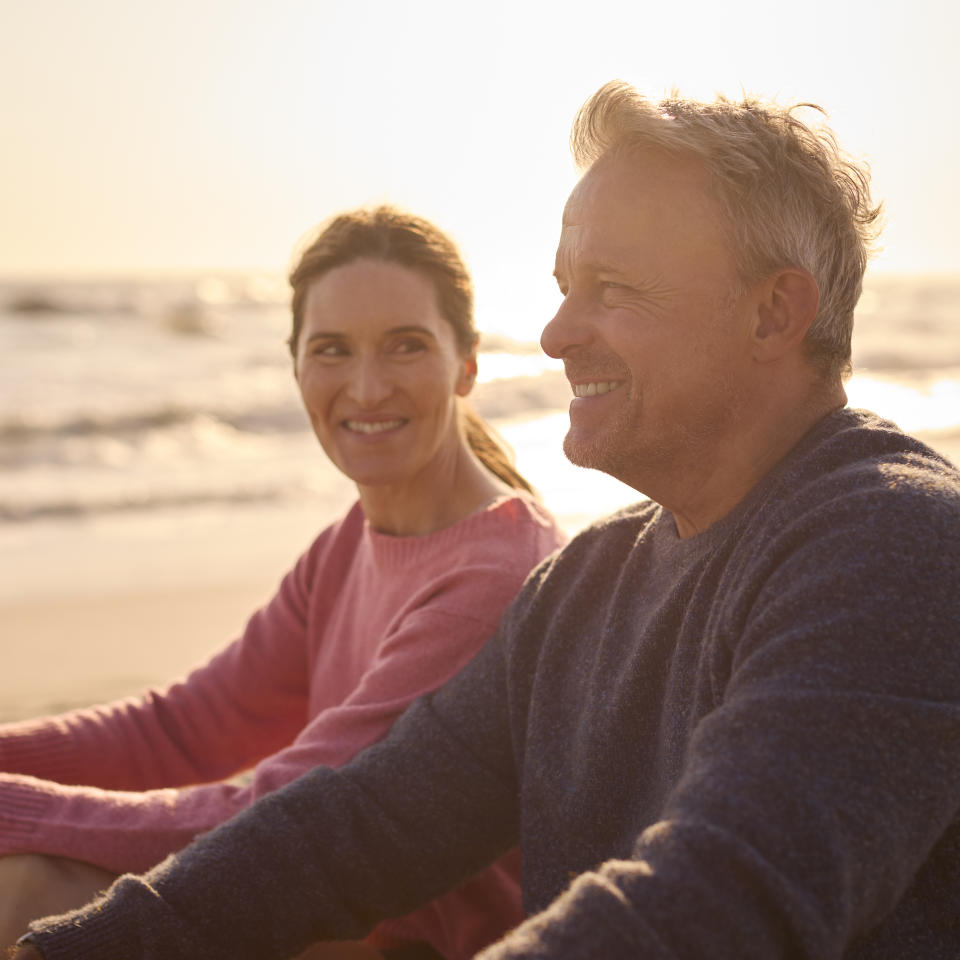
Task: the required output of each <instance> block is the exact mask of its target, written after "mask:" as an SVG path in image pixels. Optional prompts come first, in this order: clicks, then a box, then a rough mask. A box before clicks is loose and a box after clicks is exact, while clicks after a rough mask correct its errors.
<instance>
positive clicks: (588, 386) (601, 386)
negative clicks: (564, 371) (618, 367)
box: [573, 380, 623, 397]
mask: <svg viewBox="0 0 960 960" xmlns="http://www.w3.org/2000/svg"><path fill="white" fill-rule="evenodd" d="M621 383H623V381H622V380H609V381H605V382H598V383H576V384H574V385H573V395H574V396H575V397H599V396H602V395H603V394H605V393H609V392H610V391H611V390H616V389H617V387H619V386H620V384H621Z"/></svg>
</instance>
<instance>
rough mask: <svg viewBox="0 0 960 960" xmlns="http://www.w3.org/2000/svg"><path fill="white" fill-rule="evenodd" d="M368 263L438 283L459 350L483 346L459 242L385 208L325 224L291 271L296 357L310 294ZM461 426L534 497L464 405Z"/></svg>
mask: <svg viewBox="0 0 960 960" xmlns="http://www.w3.org/2000/svg"><path fill="white" fill-rule="evenodd" d="M360 258H368V259H371V260H385V261H387V262H389V263H396V264H399V265H400V266H403V267H409V268H410V269H411V270H418V271H420V272H421V273H423V274H425V275H426V276H427V277H429V278H430V280H431V281H432V282H433V285H434V288H435V290H436V293H437V304H438V306H439V308H440V313H441V314H442V315H443V317H444V318H445V319H446V321H447V322H448V323H449V324H450V326H451V327H452V328H453V333H454V338H455V340H456V343H457V347H458V349H459V350H460V352H461V353H462V354H464V355H465V354H467V353H469V352H470V351H471V350H472V349H473V348H474V345H475V344H476V342H477V329H476V326H475V325H474V320H473V282H472V280H471V279H470V274H469V272H468V271H467V268H466V265H465V264H464V262H463V259H462V257H461V256H460V252H459V251H458V250H457V247H456V245H455V244H454V242H453V241H452V240H451V239H450V238H449V237H448V236H447V235H446V234H445V233H444V232H443V231H442V230H440V229H439V228H438V227H436V226H435V225H434V224H432V223H430V221H429V220H424V219H423V218H422V217H417V216H414V215H413V214H411V213H406V212H405V211H402V210H398V209H396V208H394V207H389V206H379V207H374V208H373V209H360V210H351V211H349V212H347V213H341V214H339V215H338V216H336V217H333V219H331V220H329V221H327V222H326V223H324V224H322V225H321V227H320V231H319V233H318V234H317V235H316V236H315V237H314V238H313V239H312V240H311V241H310V243H309V245H308V246H307V247H306V249H305V250H304V251H303V253H302V254H301V255H300V259H299V261H298V262H297V265H296V266H295V267H294V268H293V270H292V271H291V272H290V286H291V287H292V288H293V298H292V311H293V327H292V329H291V332H290V337H289V339H288V341H287V343H288V345H289V347H290V353H291V354H292V355H293V356H294V358H296V355H297V343H298V341H299V339H300V330H301V328H302V326H303V309H304V303H305V301H306V298H307V291H308V290H309V288H310V285H311V284H312V283H313V281H315V280H317V279H319V278H320V277H322V276H323V275H324V274H325V273H327V272H328V271H330V270H333V269H334V268H335V267H340V266H343V265H344V264H347V263H350V262H352V261H353V260H358V259H360ZM460 417H461V425H462V428H463V431H464V435H465V437H466V439H467V443H469V444H470V449H471V450H473V452H474V454H475V455H476V457H477V459H478V460H480V462H481V463H482V464H483V465H484V466H485V467H486V468H487V469H488V470H489V471H490V472H491V473H492V474H493V475H494V476H496V477H499V478H500V479H501V480H502V481H503V482H504V483H506V484H507V485H508V486H511V487H514V488H516V489H519V490H526V491H528V492H530V493H532V492H533V488H532V487H531V486H530V484H529V483H527V481H526V480H525V479H524V477H523V476H522V475H521V474H520V473H519V471H518V470H517V469H516V467H514V465H513V462H512V458H511V456H510V455H509V453H508V452H507V450H506V449H505V448H504V447H503V445H502V444H501V443H500V442H499V440H497V439H496V437H495V436H494V434H493V432H492V430H491V428H490V427H489V426H488V425H487V424H486V423H485V422H484V420H483V418H482V417H480V416H479V414H477V413H476V411H474V410H473V409H472V408H471V407H470V406H469V405H468V404H467V403H465V402H461V404H460Z"/></svg>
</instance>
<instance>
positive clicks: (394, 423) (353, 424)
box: [346, 420, 403, 433]
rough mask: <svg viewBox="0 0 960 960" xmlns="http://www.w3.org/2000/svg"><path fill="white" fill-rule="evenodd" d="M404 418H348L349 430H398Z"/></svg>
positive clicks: (372, 431) (360, 431)
mask: <svg viewBox="0 0 960 960" xmlns="http://www.w3.org/2000/svg"><path fill="white" fill-rule="evenodd" d="M402 426H403V421H402V420H347V421H346V427H347V429H348V430H355V431H356V432H357V433H383V432H384V431H385V430H396V429H397V427H402Z"/></svg>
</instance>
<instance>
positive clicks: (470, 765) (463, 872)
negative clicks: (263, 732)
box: [35, 638, 519, 960]
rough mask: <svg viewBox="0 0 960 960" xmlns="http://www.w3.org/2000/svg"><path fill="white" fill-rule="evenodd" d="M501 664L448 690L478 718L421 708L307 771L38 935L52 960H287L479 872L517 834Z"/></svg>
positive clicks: (487, 658)
mask: <svg viewBox="0 0 960 960" xmlns="http://www.w3.org/2000/svg"><path fill="white" fill-rule="evenodd" d="M499 661H500V643H499V640H498V638H494V639H493V640H491V642H490V643H488V644H487V646H486V647H485V648H484V650H483V651H481V653H480V654H479V655H478V657H477V658H476V659H475V660H474V661H473V662H472V663H471V664H469V665H468V666H467V668H466V669H465V670H464V671H463V672H462V673H461V674H459V675H458V676H457V677H455V678H454V679H453V680H452V681H451V682H450V685H448V686H450V687H451V689H450V690H449V693H450V698H451V699H450V700H449V701H448V702H462V703H463V704H464V705H467V704H471V705H472V704H475V703H476V702H477V699H478V698H480V699H481V700H482V701H483V703H484V710H483V711H481V712H479V713H478V712H474V711H472V710H469V711H468V710H467V709H465V710H464V711H463V712H462V714H461V715H460V716H459V718H454V717H451V716H450V714H449V711H448V712H447V714H446V715H445V717H444V721H443V722H441V721H440V719H439V718H438V717H437V715H436V713H435V712H434V710H433V709H432V707H431V703H430V700H429V698H426V699H424V700H420V701H418V702H417V703H415V704H414V705H413V707H411V709H410V710H409V711H408V712H407V713H406V714H405V715H404V716H403V717H401V719H400V720H399V721H398V722H397V724H396V725H395V727H394V729H393V730H392V731H391V734H390V735H389V736H388V737H387V738H386V739H385V740H384V741H382V742H381V743H378V744H375V745H374V746H372V747H371V748H370V749H368V750H367V751H364V752H363V753H362V754H361V755H360V756H359V757H357V758H356V759H355V760H354V761H353V762H351V763H350V764H349V765H347V766H346V767H344V768H342V769H341V770H339V771H335V770H331V769H328V768H317V769H316V770H313V771H311V772H310V773H308V774H306V775H305V776H303V777H301V778H300V779H299V780H297V781H295V782H294V783H292V784H291V785H290V786H288V787H286V788H284V789H282V790H279V791H277V792H275V793H272V794H269V795H268V796H266V797H264V798H262V799H261V800H259V801H258V802H257V803H256V804H254V805H253V806H252V807H251V808H249V809H248V810H246V811H244V812H243V813H241V814H239V815H238V816H237V817H235V818H234V819H233V820H231V821H229V822H228V823H226V824H223V825H221V826H220V827H218V828H217V829H215V830H213V831H212V832H210V833H208V834H206V835H205V836H203V837H201V838H199V839H198V840H197V841H196V842H194V843H193V844H191V845H190V846H189V847H187V848H185V849H184V850H183V851H181V853H180V854H178V855H176V856H174V857H170V858H168V859H167V860H166V861H164V863H162V864H160V865H159V866H158V867H156V868H155V869H154V870H152V871H150V872H149V873H148V874H146V875H144V876H143V877H133V876H125V877H121V878H120V879H119V880H118V881H117V882H116V883H115V884H114V885H113V887H111V889H110V891H108V893H107V895H106V896H105V897H104V898H102V899H101V900H99V901H96V902H95V903H94V904H93V905H91V906H90V907H88V908H86V909H85V910H83V911H79V912H76V913H73V914H67V915H65V916H64V917H62V918H57V919H56V920H53V921H50V922H47V923H44V924H42V925H40V926H38V927H37V928H35V937H36V945H37V946H38V947H39V949H40V950H41V951H42V953H43V955H44V958H45V960H61V958H63V960H66V958H69V960H83V958H86V957H89V958H91V960H94V958H96V960H110V958H116V960H134V958H144V960H153V958H156V960H160V958H163V960H174V958H176V957H194V956H203V957H205V958H209V960H215V958H220V957H222V958H224V960H226V958H230V960H241V958H244V957H249V958H251V960H254V958H255V960H269V958H271V957H274V958H278V960H280V958H284V957H289V956H293V955H295V954H296V953H298V952H299V951H301V950H302V949H304V947H305V946H307V945H308V944H310V943H312V942H314V941H316V940H320V939H356V938H359V937H362V936H364V935H365V934H366V933H367V932H369V930H370V929H371V928H372V927H373V926H374V925H375V923H376V922H378V921H379V920H381V919H384V918H386V917H388V916H397V915H402V914H405V913H408V912H410V911H411V910H412V909H414V908H415V907H417V906H419V905H421V904H422V903H425V902H427V901H429V900H431V899H433V898H434V897H436V896H438V895H439V894H441V893H443V892H445V891H446V890H449V889H450V888H452V887H453V886H455V885H456V884H457V883H458V882H460V881H461V880H463V879H466V878H467V877H469V876H472V875H473V874H474V873H476V872H478V871H479V870H480V869H481V868H482V867H484V866H486V865H487V864H488V863H490V862H492V861H493V860H494V859H496V857H497V856H499V855H501V854H502V853H504V852H505V851H506V850H508V849H510V848H511V847H513V846H516V844H517V842H518V839H519V837H518V822H519V817H518V810H517V789H516V783H515V773H514V769H513V762H512V757H511V751H510V740H509V729H508V726H507V722H506V714H507V711H506V705H505V703H504V699H505V698H504V697H503V695H502V692H503V689H504V688H503V683H502V664H501V663H500V662H499ZM458 691H460V693H459V694H458Z"/></svg>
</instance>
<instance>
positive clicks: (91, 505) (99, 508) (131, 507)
mask: <svg viewBox="0 0 960 960" xmlns="http://www.w3.org/2000/svg"><path fill="white" fill-rule="evenodd" d="M287 496H288V493H287V491H283V490H279V489H266V488H264V489H254V490H231V491H223V490H218V491H203V490H197V491H189V492H178V493H175V492H167V493H157V492H155V491H154V492H151V493H149V494H142V495H137V494H131V495H130V496H126V497H117V498H113V499H98V500H84V499H79V498H78V499H71V498H67V497H65V498H63V499H59V500H49V501H46V502H42V503H0V523H26V522H29V521H33V520H65V519H69V520H78V519H83V518H85V517H93V516H100V515H104V514H118V513H132V512H143V511H146V510H151V511H152V510H164V509H171V508H173V509H184V508H191V507H202V506H208V505H228V506H245V505H252V504H267V503H279V502H281V501H283V500H285V499H287Z"/></svg>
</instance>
